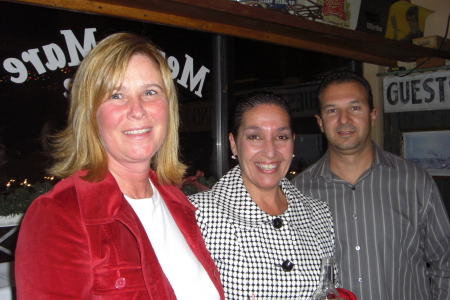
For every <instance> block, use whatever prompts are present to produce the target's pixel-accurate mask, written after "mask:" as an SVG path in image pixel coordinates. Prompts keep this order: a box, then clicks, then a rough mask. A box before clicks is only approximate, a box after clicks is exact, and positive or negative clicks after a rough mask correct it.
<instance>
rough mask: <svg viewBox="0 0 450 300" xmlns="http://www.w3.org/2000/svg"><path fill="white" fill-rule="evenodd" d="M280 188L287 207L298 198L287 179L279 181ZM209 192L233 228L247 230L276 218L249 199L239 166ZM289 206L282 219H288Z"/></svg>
mask: <svg viewBox="0 0 450 300" xmlns="http://www.w3.org/2000/svg"><path fill="white" fill-rule="evenodd" d="M280 187H281V189H282V190H283V193H284V194H285V196H286V199H287V201H288V203H289V206H290V205H291V202H293V201H295V200H296V199H299V198H300V196H299V195H300V192H299V191H298V190H297V189H296V188H295V187H294V186H293V185H292V184H291V183H290V182H289V180H288V179H286V178H283V179H282V180H281V181H280ZM210 192H211V193H213V199H214V202H215V205H217V206H218V208H219V210H220V211H221V212H222V213H223V214H225V215H227V216H228V217H227V219H228V220H230V221H231V223H232V224H233V225H234V226H235V227H240V228H242V229H246V230H249V229H251V228H253V227H256V226H259V225H261V224H262V223H266V222H272V220H273V219H274V218H276V216H271V215H269V214H267V213H266V212H264V211H262V210H261V209H260V208H259V207H258V205H256V203H255V202H254V201H253V199H252V198H251V197H250V194H249V193H248V191H247V189H246V188H245V186H244V182H243V180H242V175H241V169H240V167H239V165H237V166H235V167H234V168H233V169H231V170H230V171H229V172H228V173H227V174H226V175H225V176H223V177H222V178H221V179H220V180H219V181H218V182H217V183H216V184H215V185H214V187H213V188H212V190H211V191H210ZM289 206H288V209H287V210H286V211H285V212H283V213H282V214H281V215H282V216H283V217H284V218H289V215H290V213H289Z"/></svg>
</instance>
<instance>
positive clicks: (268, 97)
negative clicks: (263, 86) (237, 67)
mask: <svg viewBox="0 0 450 300" xmlns="http://www.w3.org/2000/svg"><path fill="white" fill-rule="evenodd" d="M262 104H273V105H277V106H279V107H281V108H282V109H283V110H284V111H285V112H286V114H287V115H288V118H289V127H290V128H291V129H292V114H291V110H290V108H289V105H288V104H287V102H286V101H284V100H283V99H282V98H280V97H279V96H277V95H275V94H273V93H268V92H258V93H254V94H251V95H250V96H248V97H246V98H245V99H244V100H242V101H241V102H239V103H238V104H237V105H236V107H235V109H234V110H233V112H232V114H231V116H230V122H229V125H230V132H231V134H233V136H234V137H235V138H236V137H237V133H238V131H239V127H240V126H241V124H242V119H243V116H244V114H245V113H246V112H248V111H250V110H252V109H253V108H256V107H258V106H260V105H262Z"/></svg>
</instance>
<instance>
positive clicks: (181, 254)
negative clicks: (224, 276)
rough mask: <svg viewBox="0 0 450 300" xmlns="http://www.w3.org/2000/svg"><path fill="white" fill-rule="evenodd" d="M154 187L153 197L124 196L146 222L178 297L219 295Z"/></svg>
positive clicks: (183, 299)
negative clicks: (132, 197) (134, 197)
mask: <svg viewBox="0 0 450 300" xmlns="http://www.w3.org/2000/svg"><path fill="white" fill-rule="evenodd" d="M150 183H151V181H150ZM151 184H152V183H151ZM152 188H153V197H152V198H146V199H138V200H136V199H131V198H130V197H127V196H125V199H127V200H128V202H129V203H130V205H131V206H132V207H133V209H134V211H135V212H136V214H137V215H138V217H139V219H140V221H141V223H142V225H143V226H144V228H145V231H146V232H147V235H148V237H149V239H150V242H151V243H152V246H153V249H154V250H155V253H156V256H157V257H158V260H159V263H160V265H161V267H162V269H163V271H164V274H166V276H167V278H168V279H169V282H170V284H171V285H172V288H173V290H174V291H175V295H176V297H177V299H180V300H201V299H205V300H215V299H217V300H218V299H220V295H219V292H218V291H217V289H216V287H215V286H214V283H213V282H212V281H211V279H210V278H209V276H208V273H207V272H206V270H205V269H204V268H203V266H202V265H201V263H200V262H199V261H198V259H197V258H196V257H195V255H194V253H193V252H192V250H191V248H189V245H188V244H187V242H186V240H185V238H184V236H183V234H182V233H181V231H180V229H179V228H178V226H177V224H176V223H175V220H174V219H173V217H172V215H171V214H170V212H169V209H168V208H167V206H166V204H165V202H164V200H163V199H162V197H161V195H160V194H159V192H158V190H157V189H156V188H155V186H154V185H153V184H152Z"/></svg>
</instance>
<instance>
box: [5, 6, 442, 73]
mask: <svg viewBox="0 0 450 300" xmlns="http://www.w3.org/2000/svg"><path fill="white" fill-rule="evenodd" d="M2 1H3V0H2ZM6 1H8V2H16V3H23V4H31V5H39V6H45V7H51V8H56V9H64V10H71V11H77V12H87V13H93V14H100V15H106V16H113V17H119V18H125V19H130V20H138V21H143V22H150V23H156V24H161V25H168V26H175V27H181V28H187V29H194V30H199V31H206V32H211V33H216V34H222V35H229V36H235V37H241V38H247V39H253V40H257V41H263V42H268V43H275V44H279V45H284V46H289V47H296V48H300V49H305V50H310V51H316V52H320V53H325V54H331V55H336V56H341V57H345V58H350V59H355V60H360V61H364V62H369V63H373V64H377V65H383V66H396V65H397V61H416V60H417V59H418V58H424V57H429V56H436V57H441V58H446V59H450V52H444V51H437V50H434V49H429V48H425V47H419V46H416V45H411V44H408V43H405V42H400V41H394V40H390V39H386V38H383V37H380V36H375V35H372V34H367V33H363V32H358V31H354V30H349V29H345V28H340V27H336V26H331V25H328V24H323V23H319V22H314V21H310V20H306V19H303V18H299V17H295V16H292V15H288V14H283V13H280V12H275V11H270V10H266V9H262V8H257V7H249V6H246V5H242V4H240V3H237V2H233V1H228V0H133V1H125V0H97V1H87V0H6Z"/></svg>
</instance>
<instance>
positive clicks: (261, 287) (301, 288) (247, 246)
mask: <svg viewBox="0 0 450 300" xmlns="http://www.w3.org/2000/svg"><path fill="white" fill-rule="evenodd" d="M280 186H281V188H282V190H283V192H284V194H285V195H286V199H287V201H288V209H287V210H286V211H285V212H284V213H282V214H281V215H279V216H271V215H269V214H267V213H265V212H264V211H262V210H261V209H260V208H259V207H258V206H257V205H256V204H255V202H253V200H252V199H251V197H250V195H249V193H248V192H247V190H246V188H245V186H244V184H243V181H242V177H241V170H240V168H239V166H236V167H235V168H233V169H232V170H230V171H229V172H228V173H227V174H226V175H225V176H224V177H222V178H221V179H220V180H219V181H218V182H217V183H216V184H215V185H214V187H213V188H212V189H211V190H208V191H206V192H203V193H198V194H195V195H192V196H190V197H189V199H190V201H191V202H192V203H193V204H194V205H195V206H196V207H197V208H198V209H197V211H196V216H197V222H198V225H199V226H200V229H201V231H202V233H203V236H204V238H205V242H206V247H207V248H208V250H209V252H210V253H211V256H212V258H213V259H214V262H215V263H216V265H217V267H218V269H219V272H220V276H221V279H222V284H223V286H224V289H225V298H226V299H233V300H234V299H239V300H241V299H242V300H248V299H251V298H250V297H251V296H252V295H255V297H256V298H255V299H257V300H262V299H270V300H272V299H296V300H297V299H305V300H310V299H311V296H312V293H313V292H314V290H315V289H316V288H317V285H318V281H319V274H320V266H321V258H322V257H325V256H333V255H334V229H333V221H332V217H331V213H330V211H329V209H328V206H327V204H325V203H324V202H322V201H319V200H314V199H312V198H310V197H307V196H304V195H302V194H301V193H300V192H299V190H297V189H296V188H295V187H294V186H293V185H292V184H291V183H290V182H289V180H287V179H286V178H284V179H283V180H282V181H281V182H280ZM276 218H280V219H281V220H282V226H281V228H279V229H277V228H275V227H274V223H273V220H274V219H276ZM283 263H284V267H283ZM290 264H293V265H294V266H293V268H292V270H290V271H288V270H289V265H290Z"/></svg>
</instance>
